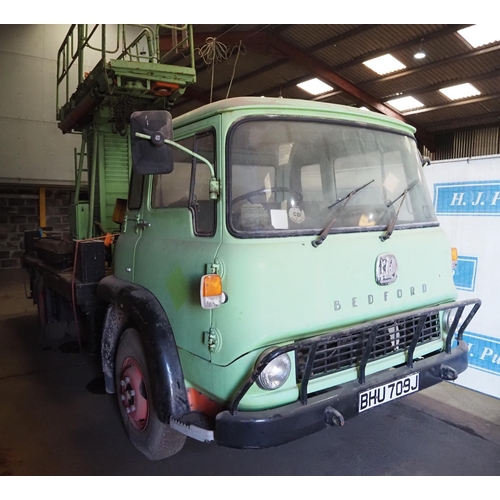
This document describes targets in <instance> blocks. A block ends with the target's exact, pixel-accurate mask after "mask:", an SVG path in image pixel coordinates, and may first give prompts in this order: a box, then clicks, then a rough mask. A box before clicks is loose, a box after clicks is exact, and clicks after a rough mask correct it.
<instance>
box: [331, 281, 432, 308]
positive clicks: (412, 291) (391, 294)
mask: <svg viewBox="0 0 500 500" xmlns="http://www.w3.org/2000/svg"><path fill="white" fill-rule="evenodd" d="M421 291H422V293H426V292H427V285H426V284H425V283H422V286H421ZM416 294H417V289H416V288H415V287H414V286H410V287H409V288H408V290H407V291H406V292H405V290H403V289H402V288H398V289H397V290H395V291H394V290H393V291H385V292H384V294H383V295H379V296H378V297H377V296H374V295H372V294H368V295H366V304H368V305H369V306H371V305H372V304H375V303H376V302H377V301H378V302H380V301H381V300H383V301H384V302H390V300H391V299H394V298H398V299H401V298H403V297H404V296H405V295H406V296H407V297H408V295H409V296H414V295H416ZM350 302H351V307H358V306H359V305H360V304H363V303H365V302H364V299H360V298H359V297H351V300H350ZM333 309H334V310H335V311H340V309H342V304H341V302H340V300H335V301H334V302H333Z"/></svg>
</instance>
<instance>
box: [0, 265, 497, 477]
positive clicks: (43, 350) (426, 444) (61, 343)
mask: <svg viewBox="0 0 500 500" xmlns="http://www.w3.org/2000/svg"><path fill="white" fill-rule="evenodd" d="M23 276H25V272H24V271H20V270H19V271H0V394H1V395H2V397H1V404H0V426H1V427H0V429H1V432H0V475H4V476H8V475H11V476H125V475H132V476H205V477H206V476H313V475H314V476H352V475H357V476H457V475H458V476H498V475H499V474H500V400H498V399H495V398H491V397H489V396H485V395H483V394H480V393H477V392H474V391H471V390H468V389H464V388H462V387H460V386H457V385H454V384H451V383H442V384H440V385H438V386H435V387H433V388H430V389H427V390H425V391H422V392H420V393H417V394H413V395H410V396H407V397H406V398H404V399H402V400H399V401H395V402H393V403H389V404H386V405H382V406H380V407H377V408H374V409H373V410H370V411H369V412H366V413H363V414H361V415H360V416H358V417H356V418H355V419H352V420H349V421H348V422H346V425H345V426H344V427H343V428H341V429H336V428H332V429H327V430H325V431H323V432H320V433H317V434H314V435H312V436H308V437H306V438H303V439H301V440H299V441H296V442H293V443H289V444H286V445H283V446H281V447H279V448H274V449H268V450H233V449H227V448H221V447H218V446H217V445H215V444H204V443H199V442H197V441H194V440H191V439H188V440H187V441H186V445H185V447H184V449H183V450H182V451H181V452H180V453H179V454H178V455H176V456H174V457H172V458H170V459H167V460H164V461H160V462H150V461H148V460H147V459H146V458H144V457H143V456H142V455H141V454H140V453H139V452H137V451H136V450H135V449H134V448H133V447H132V445H130V444H129V442H128V440H127V438H126V436H125V433H124V431H123V429H122V426H121V422H120V419H119V415H118V412H117V407H116V402H115V398H114V396H109V395H105V394H102V393H101V392H100V391H99V390H98V386H97V388H96V386H95V385H94V384H93V382H94V381H95V380H96V379H98V378H99V377H100V375H101V373H100V367H99V362H98V359H97V358H95V357H92V356H89V355H86V354H82V353H80V352H78V351H77V350H75V349H72V346H74V343H68V341H69V340H74V339H61V340H58V341H54V340H53V341H50V340H47V339H44V338H41V337H40V336H39V335H38V333H37V331H38V330H37V319H36V307H35V306H33V305H32V304H31V301H30V300H28V299H26V298H25V292H24V287H23Z"/></svg>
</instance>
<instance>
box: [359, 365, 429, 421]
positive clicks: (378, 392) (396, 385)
mask: <svg viewBox="0 0 500 500" xmlns="http://www.w3.org/2000/svg"><path fill="white" fill-rule="evenodd" d="M418 387H419V379H418V372H417V373H412V374H411V375H408V376H406V377H404V378H400V379H399V380H394V381H393V382H389V383H388V384H384V385H379V386H378V387H372V388H371V389H368V390H367V391H363V392H360V393H359V406H358V411H359V413H361V412H362V411H365V410H369V409H370V408H375V406H379V405H381V404H384V403H388V402H389V401H393V400H394V399H398V398H401V397H403V396H406V395H407V394H411V393H412V392H417V391H418Z"/></svg>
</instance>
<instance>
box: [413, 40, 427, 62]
mask: <svg viewBox="0 0 500 500" xmlns="http://www.w3.org/2000/svg"><path fill="white" fill-rule="evenodd" d="M423 43H424V39H423V38H422V40H420V48H419V49H418V51H417V52H415V54H413V57H414V58H415V59H423V58H424V57H425V56H426V54H425V52H424V49H423V48H422V44H423Z"/></svg>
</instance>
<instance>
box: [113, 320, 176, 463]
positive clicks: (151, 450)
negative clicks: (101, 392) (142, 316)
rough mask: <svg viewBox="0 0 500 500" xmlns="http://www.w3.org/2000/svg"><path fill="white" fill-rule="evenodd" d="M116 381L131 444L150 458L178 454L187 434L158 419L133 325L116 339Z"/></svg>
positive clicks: (137, 335)
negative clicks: (117, 340) (117, 341)
mask: <svg viewBox="0 0 500 500" xmlns="http://www.w3.org/2000/svg"><path fill="white" fill-rule="evenodd" d="M115 384H116V394H117V395H118V406H119V408H120V413H121V416H122V420H123V423H124V425H125V429H126V431H127V433H128V436H129V439H130V441H131V443H132V444H133V445H134V446H135V447H136V448H137V449H138V450H139V451H140V452H141V453H143V454H144V455H145V456H146V457H147V458H149V459H150V460H162V459H163V458H167V457H171V456H172V455H175V454H176V453H178V452H179V451H180V450H181V449H182V447H183V446H184V442H185V441H186V436H185V435H183V434H180V433H179V432H177V431H175V430H174V429H172V428H171V427H170V426H169V425H168V424H164V423H163V422H160V420H159V419H158V417H157V415H156V411H155V409H154V405H153V400H152V390H151V382H150V378H149V370H148V363H147V359H146V354H145V351H144V347H143V345H142V340H141V337H140V335H139V332H138V331H137V330H136V329H135V328H128V329H127V330H125V331H124V332H123V334H122V336H121V338H120V340H119V344H118V350H117V353H116V363H115Z"/></svg>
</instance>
